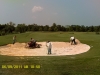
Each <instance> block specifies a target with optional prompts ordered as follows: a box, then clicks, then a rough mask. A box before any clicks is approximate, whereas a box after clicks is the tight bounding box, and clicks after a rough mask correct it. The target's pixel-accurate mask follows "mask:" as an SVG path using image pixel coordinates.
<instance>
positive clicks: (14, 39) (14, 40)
mask: <svg viewBox="0 0 100 75" xmlns="http://www.w3.org/2000/svg"><path fill="white" fill-rule="evenodd" d="M15 42H16V35H15V36H14V37H13V44H15Z"/></svg>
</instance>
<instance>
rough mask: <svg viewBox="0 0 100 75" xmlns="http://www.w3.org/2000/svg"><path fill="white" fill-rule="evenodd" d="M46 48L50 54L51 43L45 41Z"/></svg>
mask: <svg viewBox="0 0 100 75" xmlns="http://www.w3.org/2000/svg"><path fill="white" fill-rule="evenodd" d="M46 46H47V49H48V54H51V48H52V44H51V42H50V41H47V43H46Z"/></svg>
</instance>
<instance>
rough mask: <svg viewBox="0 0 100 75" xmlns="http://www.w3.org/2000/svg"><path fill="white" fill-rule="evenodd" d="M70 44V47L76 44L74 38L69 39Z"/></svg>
mask: <svg viewBox="0 0 100 75" xmlns="http://www.w3.org/2000/svg"><path fill="white" fill-rule="evenodd" d="M70 42H71V45H72V44H73V43H74V44H76V42H75V37H74V36H71V37H70Z"/></svg>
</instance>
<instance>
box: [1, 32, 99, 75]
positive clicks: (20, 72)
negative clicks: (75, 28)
mask: <svg viewBox="0 0 100 75" xmlns="http://www.w3.org/2000/svg"><path fill="white" fill-rule="evenodd" d="M14 35H16V36H17V42H28V41H29V40H30V38H31V37H32V38H34V39H36V40H37V41H39V42H40V41H44V42H45V41H47V40H50V41H64V42H69V38H70V36H73V35H74V36H75V37H76V38H77V39H79V40H80V42H82V43H84V44H88V45H89V46H90V47H91V49H90V50H89V51H88V52H86V53H82V54H78V55H70V56H47V57H46V56H42V57H39V56H37V57H36V56H30V57H26V56H23V57H22V56H21V57H14V56H3V55H0V75H100V35H96V34H95V32H74V33H73V32H26V33H21V34H9V35H5V36H0V45H6V44H9V43H12V37H13V36H14ZM3 65H22V66H24V65H28V66H30V65H34V68H30V67H28V68H23V67H22V68H8V69H5V68H2V66H3ZM36 65H40V68H36Z"/></svg>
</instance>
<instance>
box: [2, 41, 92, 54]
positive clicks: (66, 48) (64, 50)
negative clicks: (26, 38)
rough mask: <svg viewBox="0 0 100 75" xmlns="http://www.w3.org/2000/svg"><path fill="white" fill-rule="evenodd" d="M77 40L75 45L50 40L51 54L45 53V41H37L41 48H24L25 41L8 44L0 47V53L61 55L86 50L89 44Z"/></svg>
mask: <svg viewBox="0 0 100 75" xmlns="http://www.w3.org/2000/svg"><path fill="white" fill-rule="evenodd" d="M76 41H77V43H78V44H77V45H71V44H70V43H68V42H51V43H52V54H51V55H48V54H47V52H48V51H47V47H46V42H37V43H38V44H42V46H41V48H34V49H29V48H25V45H26V43H15V44H14V45H13V44H8V45H6V46H1V47H0V55H8V56H61V55H76V54H80V53H84V52H87V51H88V50H89V49H90V46H88V45H86V44H82V43H80V41H79V40H76Z"/></svg>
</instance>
